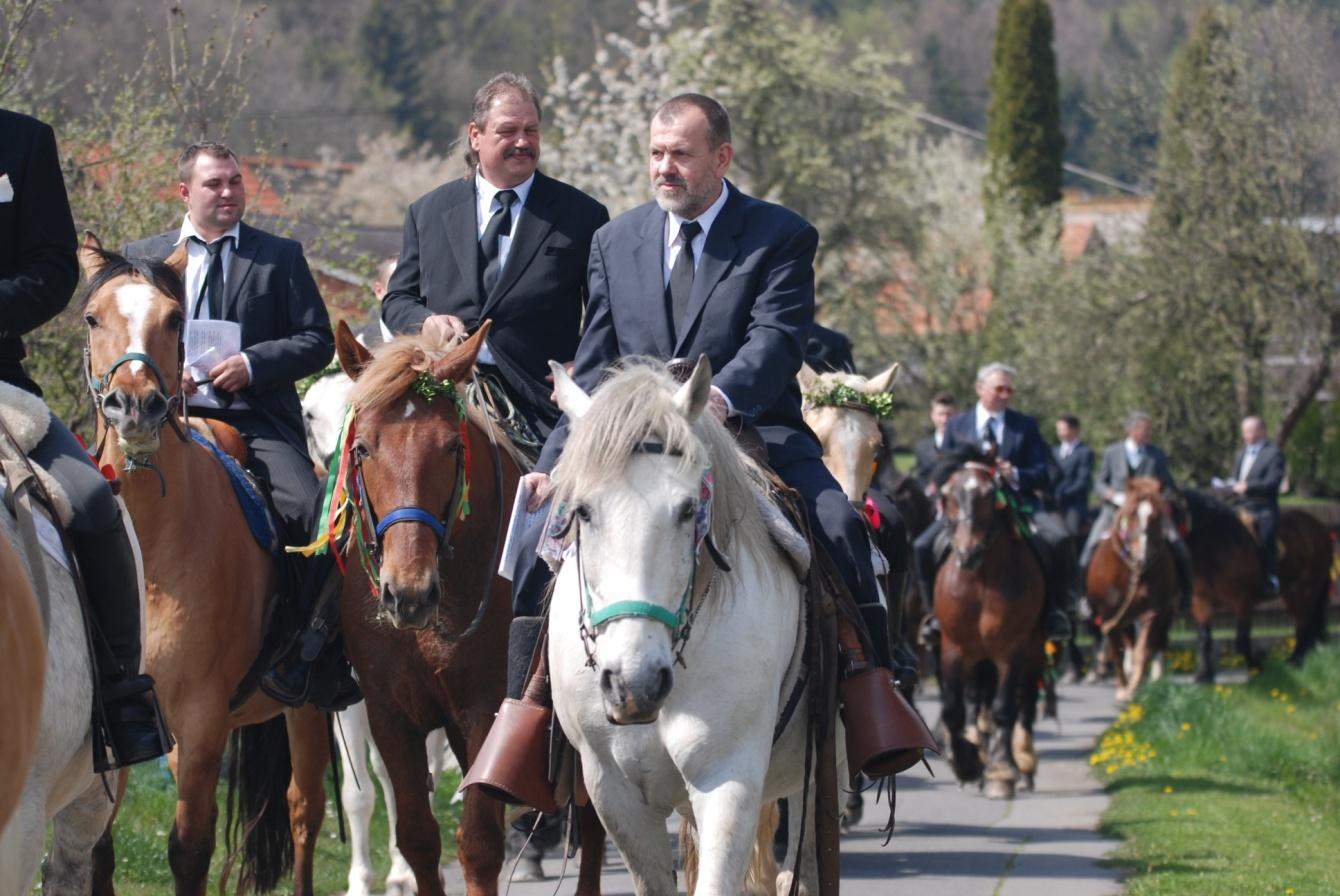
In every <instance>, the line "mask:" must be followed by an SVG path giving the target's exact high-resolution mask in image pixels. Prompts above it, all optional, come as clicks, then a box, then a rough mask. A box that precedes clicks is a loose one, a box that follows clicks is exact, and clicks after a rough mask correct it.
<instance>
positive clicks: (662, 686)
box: [656, 666, 675, 703]
mask: <svg viewBox="0 0 1340 896" xmlns="http://www.w3.org/2000/svg"><path fill="white" fill-rule="evenodd" d="M674 684H675V673H674V672H672V671H671V670H670V667H669V666H666V667H665V668H664V669H662V670H661V673H660V675H659V676H658V681H657V682H656V702H657V703H660V702H661V701H663V700H664V699H665V698H666V697H668V696H670V688H671V687H673V686H674Z"/></svg>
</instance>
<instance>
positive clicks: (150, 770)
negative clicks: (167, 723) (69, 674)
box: [114, 764, 461, 896]
mask: <svg viewBox="0 0 1340 896" xmlns="http://www.w3.org/2000/svg"><path fill="white" fill-rule="evenodd" d="M360 781H362V783H363V785H364V786H376V785H375V784H372V785H370V784H369V783H368V782H367V781H364V780H363V779H362V778H360ZM374 781H375V779H374ZM459 783H460V775H459V774H456V773H449V774H447V775H445V776H443V778H442V779H441V780H440V781H439V782H438V786H437V789H436V791H435V793H434V797H433V810H434V812H433V814H434V815H435V816H436V817H437V820H438V823H439V825H441V829H442V857H443V861H446V860H447V859H448V858H450V857H454V856H455V854H456V825H457V823H458V822H459V821H460V808H461V807H460V804H459V803H457V804H455V805H452V804H451V797H452V795H453V794H454V793H455V792H456V787H457V785H458V784H459ZM224 794H225V790H224V788H223V786H221V787H220V789H219V807H220V809H219V819H220V821H219V825H220V827H219V836H218V840H217V842H216V845H215V849H214V860H213V862H212V863H211V865H210V882H209V890H210V892H214V891H215V890H216V887H217V881H218V873H219V868H220V866H221V865H222V864H223V860H224V854H223V853H224V849H223V830H222V824H223V805H224ZM176 799H177V792H176V787H175V785H174V784H173V783H172V779H171V777H170V776H169V775H168V773H167V769H166V766H155V765H153V764H147V765H141V766H137V767H135V768H134V769H133V770H132V772H131V775H130V784H129V787H128V789H127V791H126V800H125V803H124V804H123V806H122V808H121V812H120V814H119V815H118V816H117V820H116V827H115V828H114V833H115V837H116V865H117V868H116V879H115V883H116V891H117V893H118V894H121V896H168V894H171V893H172V892H173V886H172V871H171V870H170V869H169V868H168V863H167V837H168V832H169V831H170V830H171V829H172V818H173V813H174V811H175V807H176ZM338 829H339V827H338V823H337V821H336V819H335V802H334V798H333V794H332V792H331V788H330V782H329V779H327V783H326V820H325V823H324V824H323V825H322V828H321V843H320V846H319V847H318V848H317V854H316V869H315V886H316V892H317V893H318V894H328V893H339V892H343V891H344V889H345V887H346V885H347V883H348V880H347V878H348V874H349V845H348V844H347V843H341V842H340V839H339V834H338ZM388 833H389V830H388V827H387V822H386V807H385V804H384V803H383V802H381V801H380V800H378V803H377V809H376V812H375V814H374V815H373V817H372V833H371V835H370V837H371V841H372V857H373V866H374V868H375V869H376V877H374V881H376V883H375V884H374V889H376V890H377V891H380V889H381V882H382V881H384V880H385V877H386V874H387V872H388V871H389V870H390V867H391V862H390V859H389V858H388V857H387V852H386V845H387V836H388ZM232 883H233V885H234V886H235V885H236V870H234V877H233V879H232ZM291 890H292V886H291V884H289V883H284V884H281V885H280V887H279V890H278V891H277V892H291Z"/></svg>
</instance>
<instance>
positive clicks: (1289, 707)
mask: <svg viewBox="0 0 1340 896" xmlns="http://www.w3.org/2000/svg"><path fill="white" fill-rule="evenodd" d="M1297 708H1298V707H1297V706H1294V705H1293V704H1292V703H1290V704H1289V705H1288V706H1286V707H1284V711H1285V712H1287V713H1289V714H1290V715H1292V714H1293V711H1294V710H1295V709H1297Z"/></svg>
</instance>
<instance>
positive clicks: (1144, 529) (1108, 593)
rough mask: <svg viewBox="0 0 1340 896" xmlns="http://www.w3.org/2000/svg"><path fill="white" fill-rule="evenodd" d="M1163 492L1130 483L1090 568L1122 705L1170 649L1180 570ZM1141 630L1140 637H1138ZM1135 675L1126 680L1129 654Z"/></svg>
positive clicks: (1149, 482)
mask: <svg viewBox="0 0 1340 896" xmlns="http://www.w3.org/2000/svg"><path fill="white" fill-rule="evenodd" d="M1164 513H1165V505H1164V502H1163V487H1162V485H1161V483H1160V482H1159V481H1158V480H1157V479H1152V478H1150V477H1148V476H1137V477H1134V478H1132V479H1130V480H1128V481H1127V483H1126V500H1125V502H1124V503H1123V504H1122V506H1121V509H1120V510H1119V511H1117V514H1116V516H1115V517H1114V518H1113V521H1112V528H1111V529H1110V530H1108V532H1107V534H1105V535H1104V536H1103V540H1102V541H1100V542H1099V543H1098V548H1097V549H1096V550H1095V551H1094V555H1093V560H1092V562H1090V564H1089V575H1088V579H1087V581H1086V582H1085V592H1086V594H1087V595H1088V597H1089V605H1090V606H1092V607H1093V611H1094V615H1095V616H1096V617H1097V618H1098V619H1099V620H1101V622H1100V625H1101V627H1102V633H1103V635H1104V636H1105V638H1106V644H1107V652H1108V657H1109V659H1110V661H1111V662H1112V663H1113V666H1114V668H1115V669H1116V672H1117V700H1118V702H1122V703H1124V702H1127V701H1129V700H1130V699H1131V698H1132V697H1133V696H1134V694H1135V692H1136V691H1137V690H1138V689H1139V687H1140V683H1141V681H1143V679H1144V676H1145V670H1146V669H1147V667H1148V665H1149V661H1150V659H1152V658H1153V656H1155V655H1156V654H1158V653H1160V652H1162V651H1163V650H1165V649H1166V648H1167V646H1168V630H1169V629H1170V628H1171V627H1172V621H1173V613H1174V609H1175V603H1176V600H1177V567H1176V564H1175V561H1174V560H1173V555H1172V551H1171V548H1169V546H1168V542H1167V540H1166V539H1165V538H1164V534H1163V532H1164V529H1163V527H1164V525H1167V523H1166V522H1165V520H1164ZM1135 629H1138V634H1133V631H1134V630H1135ZM1128 650H1133V652H1134V657H1133V663H1132V665H1133V669H1134V671H1133V672H1132V674H1131V677H1130V680H1129V681H1128V680H1127V678H1126V670H1125V664H1124V662H1123V660H1124V659H1125V654H1126V651H1128Z"/></svg>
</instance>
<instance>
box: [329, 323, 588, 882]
mask: <svg viewBox="0 0 1340 896" xmlns="http://www.w3.org/2000/svg"><path fill="white" fill-rule="evenodd" d="M487 332H488V324H487V323H485V325H484V326H483V327H481V328H480V329H479V331H478V332H477V333H475V335H474V336H472V337H471V338H470V339H469V340H467V341H466V342H465V343H464V344H462V345H460V346H458V347H451V346H447V345H443V344H439V343H436V342H434V341H432V340H430V339H428V338H426V337H422V336H418V337H413V336H401V337H398V338H396V339H394V340H392V341H391V342H389V343H386V344H385V345H383V346H381V347H379V348H378V349H377V352H376V355H375V356H374V355H372V354H371V353H369V352H368V350H367V349H366V348H364V347H363V346H361V345H359V344H358V342H357V340H355V339H354V337H353V334H352V333H351V332H350V330H349V327H348V326H347V325H346V324H345V323H344V322H343V321H341V322H340V323H339V325H338V326H337V328H336V338H335V345H336V350H337V352H338V354H339V359H340V366H341V367H342V368H343V369H344V371H345V373H347V374H348V375H349V376H350V377H351V378H352V379H353V380H354V381H355V382H354V390H353V393H352V395H351V398H350V401H351V406H352V410H351V414H352V416H351V424H350V429H349V431H348V432H347V433H346V436H345V438H344V439H343V440H342V444H341V445H340V448H339V453H337V455H336V457H335V458H334V459H332V461H331V468H332V471H334V475H335V476H336V477H337V480H339V481H343V482H345V483H349V484H350V486H351V491H352V493H353V495H352V496H351V499H350V501H351V503H350V504H349V505H347V512H348V514H349V518H350V524H351V525H352V526H353V527H354V531H353V532H351V533H350V536H349V537H350V542H351V544H348V545H346V549H345V550H346V554H347V555H348V559H347V561H346V564H347V570H348V573H347V576H346V578H345V585H344V591H343V594H342V598H341V600H342V602H341V615H342V624H343V626H344V633H345V643H346V645H347V647H348V650H349V658H350V660H352V661H353V664H354V669H355V670H357V672H358V678H359V682H360V683H361V684H362V686H363V693H364V695H365V697H366V701H367V710H368V721H369V722H370V723H371V728H372V736H373V739H374V740H375V741H376V744H377V748H378V749H379V750H380V751H381V754H382V757H383V759H384V760H385V762H386V767H387V770H388V771H389V772H390V774H391V784H392V787H393V789H394V791H395V801H396V807H397V810H398V811H397V817H396V839H397V842H398V845H399V847H400V850H401V852H402V853H403V854H404V856H405V859H406V861H408V862H409V865H410V868H412V869H413V871H414V877H415V881H416V882H417V885H418V893H419V896H442V892H443V891H442V885H441V882H440V881H439V879H438V860H439V857H440V854H441V835H440V833H439V830H438V825H437V821H436V820H435V819H434V817H433V811H432V805H431V804H430V802H429V793H428V790H427V789H426V788H425V787H424V781H426V780H427V776H428V758H427V754H426V751H425V749H424V738H425V737H426V736H427V735H428V734H429V732H431V731H433V730H435V729H437V728H443V727H445V728H446V732H447V741H448V743H449V744H450V745H451V749H452V752H453V753H455V755H456V758H457V759H458V760H459V761H460V764H461V768H462V769H467V770H468V769H469V767H470V763H471V762H473V761H474V759H475V756H476V755H477V754H478V752H479V748H480V747H481V746H482V745H483V743H484V737H485V735H487V734H488V730H489V727H490V726H491V725H492V723H493V714H494V713H495V712H496V711H497V709H498V707H499V705H501V703H502V701H503V697H504V696H505V691H506V668H507V663H506V658H507V640H508V625H509V623H510V621H511V617H512V611H511V588H510V586H509V583H508V582H507V581H506V580H504V579H502V578H500V577H498V576H497V575H496V570H497V568H498V558H499V552H500V551H501V548H502V539H503V536H504V534H505V528H506V524H507V516H508V514H509V513H510V511H511V507H512V502H513V500H514V498H515V495H516V489H517V483H518V482H519V480H520V478H521V475H522V473H523V472H524V466H523V461H522V459H521V458H520V456H519V455H517V454H515V453H514V452H513V451H512V449H511V446H510V443H509V442H508V441H507V437H506V436H505V435H504V434H503V433H502V432H501V430H499V429H498V428H497V427H496V426H494V425H493V424H492V423H491V422H490V421H489V420H488V419H487V418H486V417H485V416H484V415H483V414H482V413H480V412H478V411H476V410H474V409H473V408H472V409H470V410H464V405H463V403H462V402H461V401H459V400H458V399H460V398H462V397H463V395H464V388H465V383H466V381H467V380H468V379H469V378H470V376H471V375H472V371H473V369H474V363H475V356H476V355H477V354H478V352H479V349H480V346H482V345H483V344H484V336H485V334H486V333H487ZM463 411H464V416H462V412H463ZM467 510H468V512H467ZM397 523H402V524H403V525H398V524H397ZM369 573H371V574H372V576H373V577H375V582H376V584H375V585H374V584H370V576H369ZM582 821H583V826H582V837H583V856H582V864H581V872H580V878H579V882H578V892H579V893H583V894H594V893H598V892H599V888H600V866H601V861H602V859H603V855H604V842H603V841H604V831H603V829H601V828H600V827H599V824H598V822H597V821H596V819H595V815H594V813H592V812H588V813H585V814H584V815H583V819H582ZM456 844H457V849H458V854H459V856H460V862H461V870H462V872H463V874H464V877H465V884H466V892H467V893H469V894H471V896H486V894H487V896H492V894H495V893H497V891H498V875H499V872H500V870H501V869H502V861H503V806H502V804H501V803H499V802H496V801H495V800H493V799H491V798H489V797H487V796H485V795H484V794H483V793H481V792H480V791H479V790H478V789H475V788H472V789H470V790H469V791H467V792H466V795H465V808H464V811H463V813H462V816H461V824H460V827H459V828H458V829H457V831H456ZM588 844H592V845H590V846H588Z"/></svg>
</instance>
